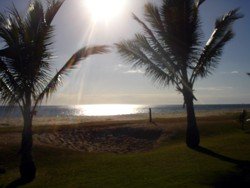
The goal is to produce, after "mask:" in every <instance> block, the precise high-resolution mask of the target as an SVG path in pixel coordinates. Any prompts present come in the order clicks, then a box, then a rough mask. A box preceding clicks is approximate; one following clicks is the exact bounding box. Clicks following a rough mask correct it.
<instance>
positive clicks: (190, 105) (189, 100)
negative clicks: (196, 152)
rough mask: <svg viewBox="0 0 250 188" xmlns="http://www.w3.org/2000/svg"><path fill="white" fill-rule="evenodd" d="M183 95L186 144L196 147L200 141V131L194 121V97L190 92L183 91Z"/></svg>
mask: <svg viewBox="0 0 250 188" xmlns="http://www.w3.org/2000/svg"><path fill="white" fill-rule="evenodd" d="M183 95H184V100H185V103H186V111H187V130H186V144H187V146H188V147H190V148H196V147H198V146H199V143H200V133H199V129H198V127H197V123H196V116H195V111H194V102H193V100H194V99H193V96H192V95H191V94H190V92H184V93H183Z"/></svg>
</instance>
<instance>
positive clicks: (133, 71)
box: [124, 69, 145, 74]
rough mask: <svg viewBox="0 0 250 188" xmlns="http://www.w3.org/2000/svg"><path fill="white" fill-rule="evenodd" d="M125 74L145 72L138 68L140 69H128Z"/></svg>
mask: <svg viewBox="0 0 250 188" xmlns="http://www.w3.org/2000/svg"><path fill="white" fill-rule="evenodd" d="M124 73H125V74H144V73H145V72H144V71H142V70H140V69H138V70H129V71H126V72H124Z"/></svg>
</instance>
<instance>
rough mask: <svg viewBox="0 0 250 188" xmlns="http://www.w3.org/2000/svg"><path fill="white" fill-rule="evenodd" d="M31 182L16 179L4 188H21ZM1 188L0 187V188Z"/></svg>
mask: <svg viewBox="0 0 250 188" xmlns="http://www.w3.org/2000/svg"><path fill="white" fill-rule="evenodd" d="M32 181H33V180H26V179H23V178H18V179H16V180H14V181H12V182H11V183H9V184H8V185H7V186H6V188H16V187H19V186H22V185H26V184H28V183H31V182H32ZM0 188H1V187H0Z"/></svg>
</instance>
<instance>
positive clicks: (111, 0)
mask: <svg viewBox="0 0 250 188" xmlns="http://www.w3.org/2000/svg"><path fill="white" fill-rule="evenodd" d="M84 3H85V5H86V7H87V9H88V11H89V12H90V14H91V17H92V19H93V21H94V22H102V21H105V22H110V21H112V20H113V19H115V18H117V17H118V16H119V14H121V12H122V11H123V9H124V6H125V3H126V0H85V2H84Z"/></svg>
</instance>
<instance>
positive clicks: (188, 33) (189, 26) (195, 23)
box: [160, 0, 202, 66]
mask: <svg viewBox="0 0 250 188" xmlns="http://www.w3.org/2000/svg"><path fill="white" fill-rule="evenodd" d="M160 14H161V17H162V20H163V24H164V27H165V31H166V33H167V35H165V41H166V44H167V46H168V48H169V51H171V53H172V55H173V56H174V58H175V59H179V60H178V62H184V63H186V64H187V65H188V63H189V58H190V56H191V55H192V53H196V51H197V50H199V49H198V46H199V44H200V38H201V36H202V34H201V32H200V21H199V19H198V18H199V17H198V9H197V8H195V4H194V1H193V0H185V1H184V0H175V1H168V0H164V1H163V5H162V7H161V12H160ZM187 65H186V66H187Z"/></svg>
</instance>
